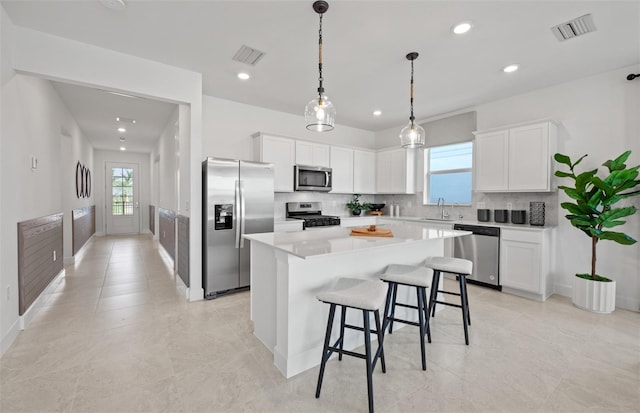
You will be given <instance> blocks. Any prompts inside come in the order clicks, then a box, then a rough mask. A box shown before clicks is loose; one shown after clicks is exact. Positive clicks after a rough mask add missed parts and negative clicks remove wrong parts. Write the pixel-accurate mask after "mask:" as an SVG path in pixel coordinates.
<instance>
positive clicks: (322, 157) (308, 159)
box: [296, 141, 331, 168]
mask: <svg viewBox="0 0 640 413" xmlns="http://www.w3.org/2000/svg"><path fill="white" fill-rule="evenodd" d="M329 152H330V146H329V145H324V144H321V143H312V142H305V141H296V164H298V165H312V166H326V167H327V168H328V167H330V166H331V163H330V162H329Z"/></svg>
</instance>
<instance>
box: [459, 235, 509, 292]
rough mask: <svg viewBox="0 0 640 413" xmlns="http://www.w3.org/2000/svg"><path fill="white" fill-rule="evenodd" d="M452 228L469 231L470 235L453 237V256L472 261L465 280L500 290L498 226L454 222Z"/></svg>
mask: <svg viewBox="0 0 640 413" xmlns="http://www.w3.org/2000/svg"><path fill="white" fill-rule="evenodd" d="M453 229H457V230H460V231H471V233H472V234H471V235H467V236H464V237H455V238H454V244H453V256H454V257H456V258H464V259H467V260H469V261H472V262H473V274H472V275H470V276H468V277H467V280H468V281H469V282H470V283H473V284H480V285H484V286H487V287H491V288H495V289H498V290H501V289H502V287H501V286H500V228H497V227H485V226H479V225H466V224H455V225H454V226H453Z"/></svg>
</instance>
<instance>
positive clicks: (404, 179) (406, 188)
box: [376, 148, 415, 194]
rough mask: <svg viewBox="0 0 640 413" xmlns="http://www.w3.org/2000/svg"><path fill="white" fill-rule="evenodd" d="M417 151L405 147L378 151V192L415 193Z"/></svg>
mask: <svg viewBox="0 0 640 413" xmlns="http://www.w3.org/2000/svg"><path fill="white" fill-rule="evenodd" d="M414 175H415V153H414V151H410V150H406V149H403V148H398V149H389V150H381V151H378V152H377V153H376V192H377V193H381V194H413V193H415V176H414Z"/></svg>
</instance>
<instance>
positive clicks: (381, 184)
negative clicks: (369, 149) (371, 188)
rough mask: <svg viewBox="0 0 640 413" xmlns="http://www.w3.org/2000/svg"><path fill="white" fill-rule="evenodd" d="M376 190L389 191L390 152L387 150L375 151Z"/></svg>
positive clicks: (380, 191)
mask: <svg viewBox="0 0 640 413" xmlns="http://www.w3.org/2000/svg"><path fill="white" fill-rule="evenodd" d="M376 192H378V193H383V194H388V193H390V192H391V154H390V153H389V151H381V152H377V153H376Z"/></svg>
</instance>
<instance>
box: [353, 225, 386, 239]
mask: <svg viewBox="0 0 640 413" xmlns="http://www.w3.org/2000/svg"><path fill="white" fill-rule="evenodd" d="M371 227H374V228H373V231H371ZM351 236H355V237H388V238H391V237H393V232H391V230H390V229H384V228H376V227H375V225H371V226H369V227H364V228H352V229H351Z"/></svg>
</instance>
